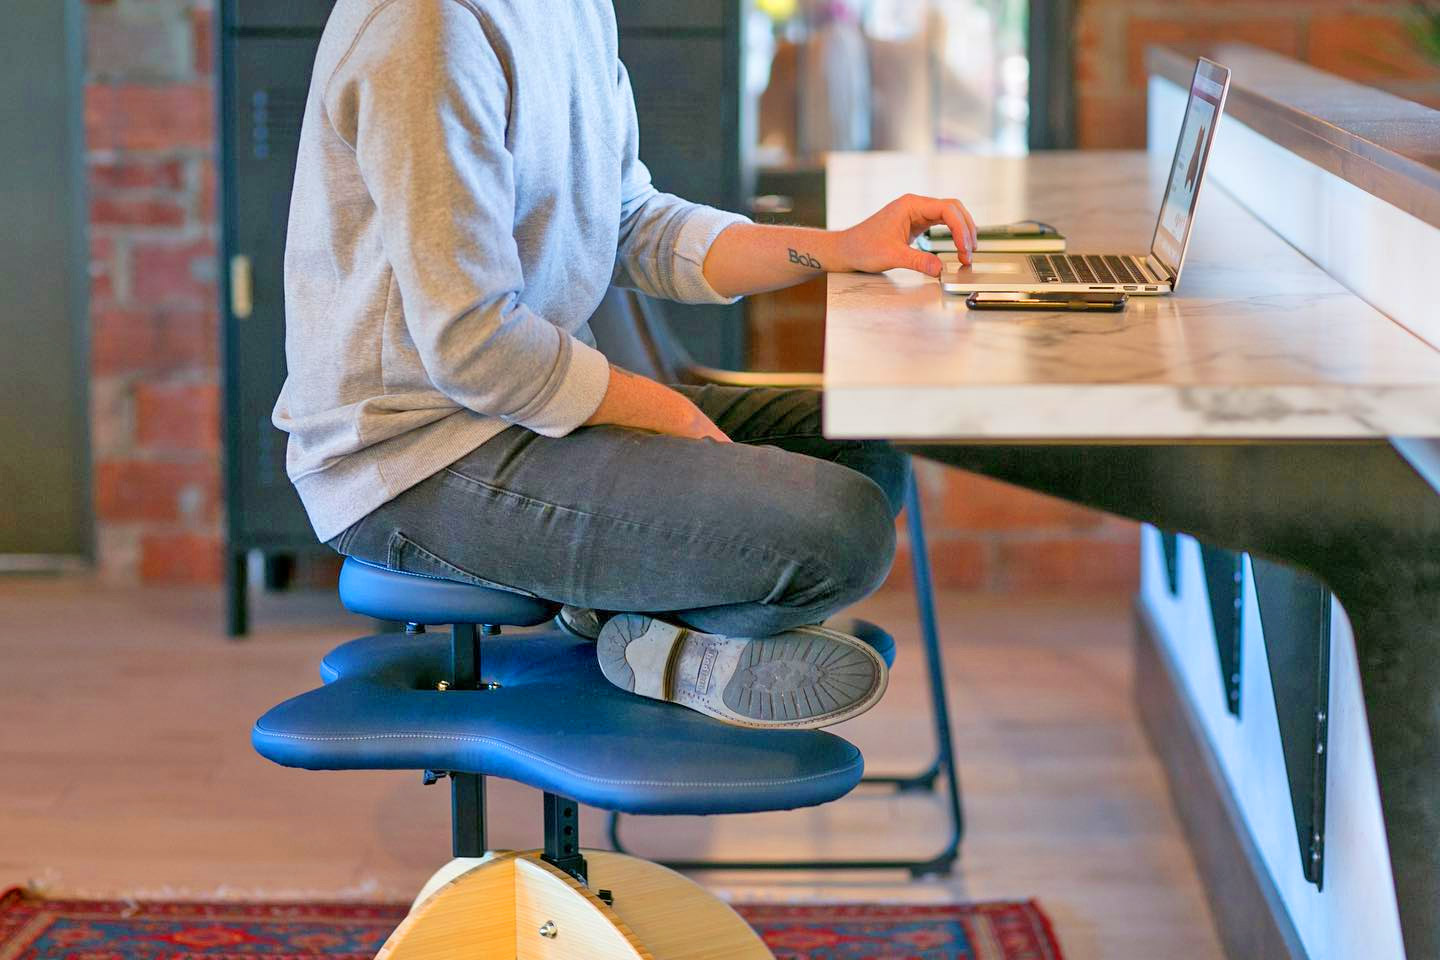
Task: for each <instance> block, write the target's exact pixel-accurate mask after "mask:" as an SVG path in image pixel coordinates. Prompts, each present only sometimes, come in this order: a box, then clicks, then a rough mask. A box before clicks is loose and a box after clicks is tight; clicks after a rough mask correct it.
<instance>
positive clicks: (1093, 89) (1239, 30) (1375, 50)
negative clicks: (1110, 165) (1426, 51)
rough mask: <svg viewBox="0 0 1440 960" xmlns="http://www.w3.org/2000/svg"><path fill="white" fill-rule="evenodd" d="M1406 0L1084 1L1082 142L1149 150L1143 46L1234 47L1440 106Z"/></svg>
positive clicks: (1435, 76) (1435, 77) (1432, 67)
mask: <svg viewBox="0 0 1440 960" xmlns="http://www.w3.org/2000/svg"><path fill="white" fill-rule="evenodd" d="M1412 10H1413V7H1412V5H1411V4H1410V3H1408V2H1405V0H1275V2H1269V3H1264V2H1251V0H1080V14H1079V23H1078V26H1077V38H1076V39H1077V42H1078V49H1077V55H1076V74H1077V76H1076V83H1077V86H1076V94H1077V102H1078V108H1079V118H1078V119H1079V137H1080V145H1081V146H1084V147H1139V146H1143V145H1144V143H1145V47H1146V46H1147V45H1149V44H1151V43H1174V42H1185V41H1207V40H1234V41H1243V42H1245V43H1252V44H1255V45H1256V46H1261V47H1268V48H1270V49H1272V50H1276V51H1278V52H1280V53H1283V54H1285V55H1287V56H1291V57H1295V58H1297V59H1300V60H1305V61H1308V62H1310V63H1313V64H1314V65H1316V66H1317V67H1320V68H1321V69H1323V70H1328V71H1330V72H1331V73H1336V74H1339V75H1341V76H1344V77H1349V78H1350V79H1352V80H1356V81H1358V82H1360V83H1365V84H1368V85H1370V86H1375V87H1380V88H1383V89H1386V90H1389V91H1391V92H1393V93H1396V94H1398V95H1400V96H1402V97H1406V98H1408V99H1411V100H1417V101H1419V102H1422V103H1427V104H1430V105H1431V106H1436V107H1440V65H1436V64H1435V63H1433V62H1430V61H1428V60H1426V58H1425V57H1424V56H1423V55H1422V54H1421V53H1420V50H1419V48H1418V47H1417V46H1416V44H1415V42H1414V41H1413V39H1412V38H1411V37H1410V36H1409V34H1408V31H1407V26H1408V25H1407V18H1409V17H1410V16H1411V14H1412Z"/></svg>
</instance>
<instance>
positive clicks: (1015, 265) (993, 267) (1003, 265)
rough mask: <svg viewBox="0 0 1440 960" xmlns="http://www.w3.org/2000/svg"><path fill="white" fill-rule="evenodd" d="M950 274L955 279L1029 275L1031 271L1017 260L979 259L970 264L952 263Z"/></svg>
mask: <svg viewBox="0 0 1440 960" xmlns="http://www.w3.org/2000/svg"><path fill="white" fill-rule="evenodd" d="M947 273H948V276H949V277H950V278H954V279H965V280H975V279H978V278H980V277H1007V278H1008V277H1015V276H1019V275H1021V274H1024V275H1025V276H1027V277H1028V276H1029V274H1030V271H1028V270H1026V269H1025V265H1024V264H1022V263H1020V262H1018V261H1015V260H980V259H977V260H976V261H975V262H974V263H972V264H971V265H970V266H968V267H967V266H965V265H964V264H962V263H959V262H954V263H951V264H950V269H949V270H948V271H947Z"/></svg>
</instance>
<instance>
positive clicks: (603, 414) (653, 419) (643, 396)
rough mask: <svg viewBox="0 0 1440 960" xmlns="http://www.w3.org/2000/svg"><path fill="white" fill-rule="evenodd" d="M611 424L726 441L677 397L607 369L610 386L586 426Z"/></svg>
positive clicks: (658, 386) (644, 379)
mask: <svg viewBox="0 0 1440 960" xmlns="http://www.w3.org/2000/svg"><path fill="white" fill-rule="evenodd" d="M599 424H613V425H615V426H619V427H630V428H631V429H634V430H646V431H649V432H650V433H664V434H669V435H671V436H676V437H692V438H696V439H700V438H709V439H711V440H717V441H721V442H726V441H728V440H729V438H728V437H726V436H725V434H724V433H722V432H721V431H720V428H719V427H717V426H715V424H714V423H712V422H711V421H710V419H709V418H708V417H706V416H705V414H704V413H702V412H701V411H700V408H699V407H697V406H695V404H693V403H691V402H690V400H689V399H688V398H687V397H685V396H684V395H683V394H681V393H677V392H676V391H674V390H672V389H670V388H669V387H667V386H665V385H664V384H661V383H657V382H655V381H654V380H651V379H649V378H648V377H642V376H640V375H639V374H636V373H631V372H630V371H628V370H624V369H621V368H620V367H617V366H615V365H613V364H612V365H611V366H610V385H609V387H608V388H607V389H606V391H605V398H604V399H603V400H601V401H600V407H599V408H598V409H597V410H596V411H595V413H594V414H592V415H591V417H590V419H589V420H586V421H585V425H586V426H596V425H599Z"/></svg>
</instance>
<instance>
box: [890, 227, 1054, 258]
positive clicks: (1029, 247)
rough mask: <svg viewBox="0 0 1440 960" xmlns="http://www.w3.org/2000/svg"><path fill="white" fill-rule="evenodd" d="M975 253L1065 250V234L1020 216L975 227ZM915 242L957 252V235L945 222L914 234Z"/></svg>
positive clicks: (936, 250)
mask: <svg viewBox="0 0 1440 960" xmlns="http://www.w3.org/2000/svg"><path fill="white" fill-rule="evenodd" d="M975 239H976V243H975V252H976V253H1063V252H1064V251H1065V235H1064V234H1062V233H1061V232H1060V231H1059V230H1056V229H1055V228H1054V227H1052V226H1050V224H1048V223H1041V222H1040V221H1038V220H1021V221H1019V222H1018V223H1002V224H999V225H991V226H986V227H976V228H975ZM915 246H917V247H919V248H920V249H921V250H925V251H928V252H930V253H954V252H955V237H954V236H952V235H951V233H950V228H949V227H947V226H945V225H944V224H940V225H938V226H934V227H931V228H930V229H929V230H926V231H925V232H924V233H922V234H920V236H918V237H916V238H915Z"/></svg>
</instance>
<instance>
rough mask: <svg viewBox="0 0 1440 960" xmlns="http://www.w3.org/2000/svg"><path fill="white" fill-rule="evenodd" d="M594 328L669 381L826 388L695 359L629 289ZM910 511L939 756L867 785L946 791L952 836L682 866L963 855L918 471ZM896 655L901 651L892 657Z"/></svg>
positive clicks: (859, 864) (616, 823)
mask: <svg viewBox="0 0 1440 960" xmlns="http://www.w3.org/2000/svg"><path fill="white" fill-rule="evenodd" d="M590 328H591V330H592V332H594V334H595V339H596V342H597V344H598V345H599V347H600V349H601V351H602V352H603V353H604V354H605V355H606V356H607V357H608V358H609V359H610V361H611V362H612V363H615V364H618V365H619V366H621V367H624V368H625V369H627V370H630V371H632V372H634V373H638V374H641V375H643V376H647V377H650V378H651V379H654V380H658V381H660V382H661V383H685V384H694V385H702V384H707V383H709V384H719V385H723V386H740V387H809V388H815V389H818V388H819V387H820V383H821V380H820V375H819V374H815V373H753V372H742V371H734V370H716V369H714V368H712V367H705V366H701V365H700V364H697V363H695V362H694V361H693V360H692V359H691V357H690V355H689V353H688V352H687V351H686V350H685V349H684V347H683V346H681V345H680V344H679V343H678V342H677V341H676V340H675V338H674V336H673V335H672V334H671V332H670V330H669V328H668V326H667V325H666V323H665V320H664V319H663V315H662V314H661V312H660V310H658V309H657V308H656V305H655V304H654V303H653V302H652V301H650V300H648V299H646V298H645V297H643V296H641V295H639V294H637V293H633V292H631V291H627V290H619V289H611V290H610V292H609V293H608V294H607V295H606V297H605V300H604V301H603V302H602V303H601V305H600V308H599V310H597V311H596V313H595V316H594V317H593V318H592V319H591V321H590ZM905 514H906V522H907V525H908V532H909V536H910V560H911V564H912V569H913V574H914V580H915V599H916V603H917V606H918V608H919V610H918V612H919V619H920V633H921V638H922V640H923V643H924V648H925V661H926V667H927V670H928V672H929V681H930V683H929V688H930V699H931V708H932V716H933V720H934V725H933V726H934V734H935V758H934V760H933V761H932V762H931V763H930V764H929V765H928V766H927V767H926V768H925V769H923V770H921V771H919V772H917V773H914V774H909V775H900V776H893V775H892V776H870V777H865V778H864V780H863V781H862V782H863V783H867V784H872V785H876V786H881V787H890V788H892V789H895V790H898V791H900V792H902V793H907V792H913V791H922V790H923V791H934V790H936V789H937V787H938V788H939V789H940V790H941V791H943V796H944V801H945V809H946V817H947V820H948V824H947V837H946V839H945V842H944V844H943V845H942V846H941V848H940V850H939V851H938V852H937V853H935V854H934V855H933V856H926V857H919V858H914V859H899V860H897V859H891V860H853V859H850V860H743V861H741V860H733V861H716V860H667V861H664V862H665V864H666V865H667V866H670V867H672V868H674V869H677V870H707V869H726V870H735V869H740V870H747V869H757V870H786V869H789V870H816V869H839V870H857V869H859V870H865V869H879V870H909V871H911V872H912V873H913V874H915V875H917V876H920V875H924V874H931V873H948V872H949V871H950V868H951V867H952V866H953V865H954V863H955V860H956V859H957V858H958V857H959V853H960V842H961V840H962V838H963V837H964V831H965V821H964V808H963V806H962V804H961V797H960V774H959V770H958V769H957V767H956V764H955V753H954V748H953V745H952V742H951V738H950V711H949V705H948V702H947V699H946V692H945V667H944V659H943V653H942V651H941V648H940V634H939V629H938V627H937V625H936V619H935V599H934V590H933V586H932V582H931V578H930V557H929V553H928V551H927V549H926V545H925V527H924V523H923V521H922V517H921V510H920V494H919V489H918V487H917V486H916V482H915V477H914V475H913V474H912V475H911V477H910V482H909V486H908V488H907V489H906V491H905ZM893 657H894V651H893V649H892V650H891V651H890V652H889V654H888V655H887V660H888V659H892V658H893ZM610 842H611V844H612V845H613V846H614V847H615V849H616V850H618V851H621V852H626V847H625V844H624V842H623V841H622V839H621V836H620V815H619V813H612V814H611V817H610Z"/></svg>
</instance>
